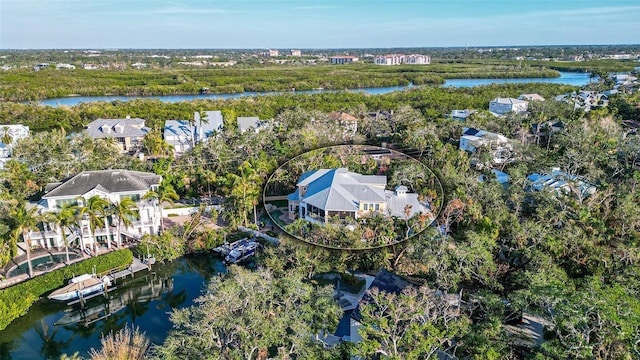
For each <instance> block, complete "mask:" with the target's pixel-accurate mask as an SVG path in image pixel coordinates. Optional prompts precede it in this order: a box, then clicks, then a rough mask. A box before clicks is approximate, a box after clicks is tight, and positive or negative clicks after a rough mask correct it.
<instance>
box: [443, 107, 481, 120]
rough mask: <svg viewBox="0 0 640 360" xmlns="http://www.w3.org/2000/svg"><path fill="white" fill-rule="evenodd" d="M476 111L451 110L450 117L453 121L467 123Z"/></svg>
mask: <svg viewBox="0 0 640 360" xmlns="http://www.w3.org/2000/svg"><path fill="white" fill-rule="evenodd" d="M475 112H476V110H470V109H464V110H451V113H450V114H449V117H450V118H451V119H453V120H460V121H465V120H466V119H467V118H468V117H469V116H470V115H471V114H473V113H475Z"/></svg>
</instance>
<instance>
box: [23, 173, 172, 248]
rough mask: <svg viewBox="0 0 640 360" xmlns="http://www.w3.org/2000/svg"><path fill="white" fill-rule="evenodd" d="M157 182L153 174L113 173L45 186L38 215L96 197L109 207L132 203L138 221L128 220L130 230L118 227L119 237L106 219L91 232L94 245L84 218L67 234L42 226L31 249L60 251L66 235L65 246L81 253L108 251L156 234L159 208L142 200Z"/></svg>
mask: <svg viewBox="0 0 640 360" xmlns="http://www.w3.org/2000/svg"><path fill="white" fill-rule="evenodd" d="M161 181H162V177H161V176H159V175H156V174H152V173H147V172H140V171H131V170H122V169H117V170H98V171H83V172H81V173H80V174H78V175H76V176H74V177H72V178H70V179H68V180H66V181H64V182H61V183H52V184H47V187H46V189H45V195H44V196H42V199H41V201H40V202H39V203H38V206H39V207H40V211H41V212H54V213H55V212H58V211H59V210H60V209H61V208H62V207H63V206H65V205H68V204H74V205H78V206H83V205H86V201H87V199H89V198H91V197H92V196H96V195H97V196H99V197H101V198H104V199H107V200H108V201H109V202H111V203H118V202H120V201H122V199H125V198H130V199H132V200H133V201H134V202H135V203H136V205H137V210H136V211H137V212H138V217H137V219H135V220H134V219H132V224H131V226H130V227H128V228H124V226H121V229H120V234H118V233H117V226H116V225H117V221H116V219H114V218H112V217H107V219H106V221H105V226H104V227H102V228H99V229H95V241H96V242H95V243H94V238H93V236H92V234H91V230H90V228H89V221H88V219H87V218H86V217H85V218H84V219H82V220H81V221H80V226H76V227H74V228H72V229H71V231H70V232H69V231H68V230H64V231H63V230H61V229H57V228H55V227H54V226H51V225H45V226H44V228H43V229H40V230H39V231H32V232H31V233H30V235H29V236H30V238H31V242H32V245H34V246H35V245H40V246H42V247H44V248H47V249H51V248H58V249H60V248H62V247H64V235H65V234H66V236H67V240H68V242H69V243H71V244H78V245H80V247H81V248H83V249H84V248H90V249H95V248H96V247H103V248H111V247H112V246H113V245H114V244H117V243H118V242H117V240H118V237H120V238H121V239H124V238H127V237H128V238H135V239H137V238H139V237H140V236H142V235H143V234H156V233H158V232H159V231H160V218H161V210H160V206H159V204H158V202H157V200H151V199H149V200H143V199H142V198H143V196H144V195H145V194H146V193H147V192H149V191H151V190H154V191H155V190H157V189H158V187H159V186H160V182H161Z"/></svg>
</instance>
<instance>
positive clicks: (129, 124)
mask: <svg viewBox="0 0 640 360" xmlns="http://www.w3.org/2000/svg"><path fill="white" fill-rule="evenodd" d="M149 130H150V129H149V128H148V127H146V126H145V125H144V119H139V118H133V119H132V118H130V117H129V116H127V117H126V119H97V120H94V121H92V122H91V123H89V125H87V127H86V129H85V133H86V134H87V136H89V137H92V138H94V139H100V138H114V139H116V140H117V142H118V148H119V149H120V151H121V152H131V151H135V150H139V149H140V148H141V147H142V139H143V138H144V136H145V135H146V134H147V133H148V132H149Z"/></svg>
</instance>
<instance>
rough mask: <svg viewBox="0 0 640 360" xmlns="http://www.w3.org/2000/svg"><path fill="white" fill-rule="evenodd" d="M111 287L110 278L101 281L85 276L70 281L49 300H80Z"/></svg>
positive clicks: (106, 277) (89, 275) (94, 277)
mask: <svg viewBox="0 0 640 360" xmlns="http://www.w3.org/2000/svg"><path fill="white" fill-rule="evenodd" d="M110 285H111V279H109V277H108V276H105V277H103V278H102V279H99V278H98V277H96V276H95V275H91V274H83V275H80V276H76V277H74V278H72V279H71V280H69V285H67V286H65V287H62V288H60V289H58V290H55V291H54V292H52V293H51V294H49V296H48V298H49V299H52V300H60V301H69V300H75V299H79V298H80V297H81V296H82V297H84V296H87V295H91V294H94V293H97V292H101V291H104V289H105V286H110Z"/></svg>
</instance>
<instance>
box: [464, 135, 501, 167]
mask: <svg viewBox="0 0 640 360" xmlns="http://www.w3.org/2000/svg"><path fill="white" fill-rule="evenodd" d="M479 148H485V149H487V150H488V152H489V155H490V156H491V161H492V162H493V163H494V164H504V163H506V162H509V161H512V160H513V154H512V147H511V144H510V140H509V139H507V138H506V137H505V136H504V135H501V134H496V133H492V132H488V131H484V130H478V129H474V128H467V127H465V128H463V132H462V136H460V150H464V151H466V152H468V153H471V154H475V153H476V152H477V150H478V149H479Z"/></svg>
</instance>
